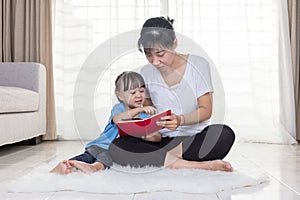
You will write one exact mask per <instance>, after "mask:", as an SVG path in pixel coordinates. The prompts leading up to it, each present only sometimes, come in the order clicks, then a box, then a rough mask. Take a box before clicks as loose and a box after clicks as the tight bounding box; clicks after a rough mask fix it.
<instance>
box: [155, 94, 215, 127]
mask: <svg viewBox="0 0 300 200" xmlns="http://www.w3.org/2000/svg"><path fill="white" fill-rule="evenodd" d="M211 115H212V94H211V93H210V92H209V93H206V94H204V95H202V96H201V97H199V98H198V108H197V110H195V111H193V112H191V113H187V114H184V115H175V114H172V115H170V116H166V117H162V120H166V121H160V122H158V125H160V126H164V127H165V128H168V129H170V130H175V129H176V128H177V127H178V126H182V125H190V124H196V123H200V122H202V121H205V120H208V119H209V118H210V117H211Z"/></svg>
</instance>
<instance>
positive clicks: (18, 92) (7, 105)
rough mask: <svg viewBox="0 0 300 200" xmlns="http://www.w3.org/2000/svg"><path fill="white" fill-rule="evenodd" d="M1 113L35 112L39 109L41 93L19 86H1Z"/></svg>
mask: <svg viewBox="0 0 300 200" xmlns="http://www.w3.org/2000/svg"><path fill="white" fill-rule="evenodd" d="M0 94H1V95H0V105H1V106H0V113H16V112H34V111H37V110H38V109H39V94H38V93H37V92H34V91H32V90H27V89H24V88H19V87H8V86H0Z"/></svg>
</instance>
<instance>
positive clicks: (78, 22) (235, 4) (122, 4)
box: [54, 0, 295, 143]
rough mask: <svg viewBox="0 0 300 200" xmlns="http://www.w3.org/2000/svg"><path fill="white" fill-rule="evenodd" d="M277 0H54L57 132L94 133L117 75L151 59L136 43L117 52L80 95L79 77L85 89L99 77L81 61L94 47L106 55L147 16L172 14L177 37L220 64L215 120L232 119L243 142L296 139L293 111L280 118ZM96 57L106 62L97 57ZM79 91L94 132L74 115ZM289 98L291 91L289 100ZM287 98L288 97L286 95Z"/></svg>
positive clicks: (83, 136)
mask: <svg viewBox="0 0 300 200" xmlns="http://www.w3.org/2000/svg"><path fill="white" fill-rule="evenodd" d="M278 2H279V1H278ZM278 2H277V1H272V0H230V1H217V0H210V1H208V0H176V1H166V0H161V1H150V0H149V1H146V0H145V1H138V0H131V1H121V0H112V1H111V0H107V1H92V0H89V1H80V0H78V1H76V0H65V1H56V6H55V7H56V9H55V36H54V66H55V91H56V105H57V125H58V134H59V135H60V137H61V138H63V139H78V138H81V139H92V138H95V137H96V136H97V135H98V134H99V132H100V131H101V130H102V129H103V128H104V126H105V124H106V122H107V118H108V116H109V114H110V113H109V111H110V108H111V106H112V105H113V103H114V102H115V98H114V91H113V90H114V88H113V81H114V78H115V77H116V75H117V74H118V73H120V72H121V71H123V70H129V69H130V70H132V69H133V70H136V69H138V67H140V66H142V65H143V64H145V63H146V59H145V58H144V56H143V55H142V54H141V53H139V52H138V51H137V49H132V50H131V51H127V52H125V53H124V54H122V55H121V56H118V57H117V58H116V57H112V58H113V60H111V62H110V63H109V64H108V65H107V66H104V68H105V70H103V71H102V72H101V74H100V73H99V74H100V75H99V74H98V75H97V76H98V78H97V86H96V89H95V91H93V95H91V96H87V95H85V93H84V92H85V91H84V90H83V92H82V93H80V92H79V93H78V92H77V93H76V89H75V86H76V82H77V83H78V82H80V81H81V82H84V83H83V84H85V87H86V88H89V84H91V83H89V80H90V81H91V80H94V78H93V77H92V76H93V75H95V74H96V73H93V70H91V68H90V69H89V68H85V67H83V66H84V63H87V60H89V58H90V57H91V55H93V56H94V57H97V56H96V53H97V52H102V55H101V57H104V58H102V60H103V59H107V57H109V56H110V55H111V54H113V53H114V52H112V50H114V48H112V47H114V45H116V44H117V46H118V47H120V48H121V47H122V42H120V41H117V42H116V41H115V40H118V37H117V38H116V39H114V37H115V36H118V35H120V34H125V33H126V31H131V30H137V29H139V28H141V26H142V24H143V22H144V21H145V19H147V18H149V17H153V16H161V15H169V16H170V17H171V18H174V19H175V23H174V27H175V30H176V31H177V32H178V35H182V36H184V37H186V38H188V39H189V40H190V41H192V42H193V43H194V44H197V45H199V46H200V47H201V48H202V49H204V50H205V52H204V54H205V55H206V56H208V57H209V58H210V60H211V61H212V62H213V64H214V66H215V68H216V70H215V72H214V73H216V74H217V75H218V76H220V80H222V82H221V84H222V87H221V88H222V89H223V88H224V94H225V97H224V99H225V103H224V102H223V103H224V105H225V107H224V108H223V110H224V113H221V114H220V115H223V116H224V117H223V118H222V117H221V118H218V120H217V121H216V122H222V123H224V122H225V123H227V124H230V125H231V126H232V127H233V129H234V130H235V131H236V133H237V136H238V139H239V140H242V141H256V142H270V143H294V142H295V140H294V139H293V137H292V136H291V135H293V134H294V132H293V131H294V126H295V123H294V121H293V120H294V118H293V117H294V113H293V111H292V110H288V112H287V113H286V115H285V118H286V119H290V123H289V124H288V125H286V124H285V122H286V121H281V118H280V116H281V110H280V102H281V98H280V95H281V94H280V92H279V91H280V90H279V88H280V84H279V83H280V82H279V78H278V77H279V75H280V74H279V68H280V65H279V60H278V58H279V56H278V55H279V53H280V51H278V44H279V41H280V40H279V39H280V37H279V30H280V29H279V27H280V26H279V25H280V20H279V19H280V17H281V16H280V15H279V11H280V9H281V7H280V4H279V3H278ZM134 33H135V32H134V31H133V34H134ZM184 37H183V38H184ZM111 38H113V40H111ZM129 38H130V37H129ZM129 40H132V41H129V42H131V43H133V46H134V45H136V42H137V41H136V39H135V37H132V38H130V39H129ZM114 42H116V44H115V43H114ZM127 42H128V41H127ZM103 44H106V45H107V44H108V45H109V46H104V47H108V48H107V56H106V55H103V54H105V50H103V48H102V50H100V49H99V47H101V46H102V45H103ZM178 46H179V48H178V51H181V52H184V53H191V54H201V53H203V52H199V49H197V48H190V49H189V48H188V47H187V45H185V44H184V39H183V40H180V38H179V45H178ZM131 48H133V47H131ZM97 49H98V50H97ZM93 56H92V57H93ZM105 56H106V57H105ZM284 56H286V55H284ZM96 60H97V61H98V62H99V63H101V59H100V58H99V59H98V58H97V59H96ZM102 67H103V66H102ZM85 70H86V71H85ZM285 70H290V69H285ZM79 73H85V74H86V76H80V77H85V78H80V79H78V77H79V76H78V74H79ZM218 76H216V77H218ZM89 77H90V78H89ZM291 81H292V79H291V80H290V79H287V80H285V83H286V84H287V85H290V84H292V82H291ZM290 82H291V83H290ZM92 84H94V83H92ZM74 90H75V93H76V94H74ZM74 95H75V96H76V95H78V96H80V95H82V96H83V97H82V98H83V99H84V98H92V99H94V101H93V102H94V105H93V106H90V104H91V102H89V103H87V105H86V107H87V108H86V109H90V110H91V112H93V113H94V115H95V118H96V121H97V123H98V127H99V128H98V130H97V131H95V129H91V130H89V131H86V132H84V133H83V132H82V131H78V124H80V123H81V122H78V121H76V120H75V118H74V101H73V100H74V98H76V97H74ZM291 96H292V94H288V95H287V96H285V98H287V99H289V98H291ZM220 99H221V100H222V97H220V98H219V97H218V96H217V98H216V97H215V101H218V100H219V101H220ZM85 102H88V101H84V100H83V101H82V104H81V105H82V106H81V107H80V109H85V108H84V103H85ZM285 102H287V103H290V101H288V100H287V101H285ZM287 106H289V105H287ZM215 111H216V110H215ZM216 112H218V111H216ZM75 115H76V114H75ZM88 121H89V120H84V122H82V123H81V124H80V125H79V126H89V123H88ZM84 123H86V125H85V124H84ZM287 126H288V127H287ZM87 130H88V129H87Z"/></svg>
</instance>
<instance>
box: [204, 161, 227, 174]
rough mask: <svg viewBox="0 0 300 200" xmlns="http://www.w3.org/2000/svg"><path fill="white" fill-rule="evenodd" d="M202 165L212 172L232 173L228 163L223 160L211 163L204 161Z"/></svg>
mask: <svg viewBox="0 0 300 200" xmlns="http://www.w3.org/2000/svg"><path fill="white" fill-rule="evenodd" d="M202 163H203V164H204V166H206V167H205V169H207V170H212V171H226V172H232V171H233V167H232V166H231V164H230V163H229V162H226V161H224V160H212V161H205V162H202Z"/></svg>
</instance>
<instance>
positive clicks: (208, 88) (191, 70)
mask: <svg viewBox="0 0 300 200" xmlns="http://www.w3.org/2000/svg"><path fill="white" fill-rule="evenodd" d="M141 74H142V75H143V77H144V79H145V82H146V87H147V92H148V94H149V95H146V97H147V98H151V100H152V103H153V104H154V106H155V107H156V108H157V109H158V112H161V111H164V110H167V109H171V111H172V113H175V114H176V115H180V114H187V113H191V112H193V111H195V110H196V109H197V108H198V102H197V98H198V97H200V96H202V95H204V94H206V93H208V92H213V87H212V82H211V75H210V66H209V63H208V62H207V61H206V60H205V59H204V58H203V57H200V56H195V55H189V56H188V60H187V66H186V69H185V72H184V75H183V78H182V80H181V81H180V83H178V84H176V85H173V86H171V87H169V86H168V85H167V84H166V83H165V81H164V79H163V77H162V75H161V74H160V72H159V71H158V70H157V69H156V68H155V67H154V66H153V65H151V64H150V63H149V64H147V65H145V66H144V67H143V68H142V69H141ZM208 124H209V120H207V121H203V122H201V123H198V124H193V125H187V126H180V127H178V128H177V129H176V130H175V131H171V130H168V129H163V130H161V131H160V132H161V133H162V136H163V137H175V136H191V135H194V134H196V133H199V132H200V131H201V130H202V129H203V128H205V127H206V126H207V125H208Z"/></svg>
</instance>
